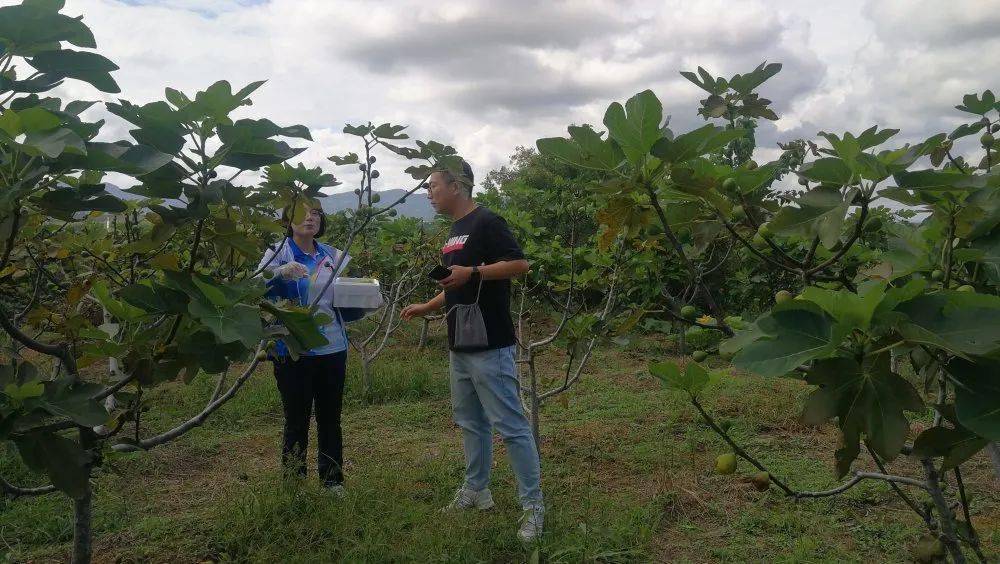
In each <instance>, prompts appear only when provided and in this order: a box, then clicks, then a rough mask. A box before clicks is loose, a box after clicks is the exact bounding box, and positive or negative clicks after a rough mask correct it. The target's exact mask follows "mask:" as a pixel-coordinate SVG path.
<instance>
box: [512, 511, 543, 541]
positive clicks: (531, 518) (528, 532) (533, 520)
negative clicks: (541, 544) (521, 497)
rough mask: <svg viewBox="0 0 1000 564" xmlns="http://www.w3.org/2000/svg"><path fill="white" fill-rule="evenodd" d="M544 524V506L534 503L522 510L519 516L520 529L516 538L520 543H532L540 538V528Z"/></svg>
mask: <svg viewBox="0 0 1000 564" xmlns="http://www.w3.org/2000/svg"><path fill="white" fill-rule="evenodd" d="M544 523H545V506H544V505H543V504H541V503H536V504H534V505H532V506H530V507H528V508H527V509H525V510H524V513H522V514H521V527H520V528H519V529H518V530H517V538H519V539H521V542H524V543H532V542H535V541H537V540H538V539H539V538H541V536H542V527H543V525H544Z"/></svg>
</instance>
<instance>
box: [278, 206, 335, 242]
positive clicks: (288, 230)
mask: <svg viewBox="0 0 1000 564" xmlns="http://www.w3.org/2000/svg"><path fill="white" fill-rule="evenodd" d="M312 210H316V211H318V212H319V231H317V232H316V237H317V238H319V237H322V236H323V234H324V233H326V212H324V211H323V208H319V207H317V208H309V211H312ZM290 212H291V208H289V207H285V208H282V210H281V223H284V224H285V235H286V236H288V237H291V236H292V218H291V217H290V216H289V213H290Z"/></svg>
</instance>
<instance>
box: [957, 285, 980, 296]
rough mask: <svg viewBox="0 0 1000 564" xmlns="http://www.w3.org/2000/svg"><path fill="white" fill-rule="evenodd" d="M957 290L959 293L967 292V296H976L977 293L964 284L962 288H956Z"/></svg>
mask: <svg viewBox="0 0 1000 564" xmlns="http://www.w3.org/2000/svg"><path fill="white" fill-rule="evenodd" d="M956 290H957V291H959V292H965V293H967V294H974V293H976V289H975V288H973V287H972V286H969V285H968V284H962V285H961V286H959V287H958V288H956Z"/></svg>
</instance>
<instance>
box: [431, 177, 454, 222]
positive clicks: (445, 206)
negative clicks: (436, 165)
mask: <svg viewBox="0 0 1000 564" xmlns="http://www.w3.org/2000/svg"><path fill="white" fill-rule="evenodd" d="M448 180H449V179H448V175H447V174H445V173H443V172H435V173H433V174H431V176H430V178H428V179H427V198H428V199H430V201H431V206H433V207H434V211H436V212H438V213H443V214H447V213H448V212H449V211H451V210H452V209H454V207H455V201H456V200H457V199H458V198H459V190H462V187H461V186H459V184H458V182H455V181H451V182H449V181H448Z"/></svg>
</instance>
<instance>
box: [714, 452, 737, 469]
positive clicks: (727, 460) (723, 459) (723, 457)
mask: <svg viewBox="0 0 1000 564" xmlns="http://www.w3.org/2000/svg"><path fill="white" fill-rule="evenodd" d="M733 472H736V455H735V454H733V453H731V452H727V453H725V454H720V455H719V456H718V457H717V458H716V459H715V473H716V474H732V473H733Z"/></svg>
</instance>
